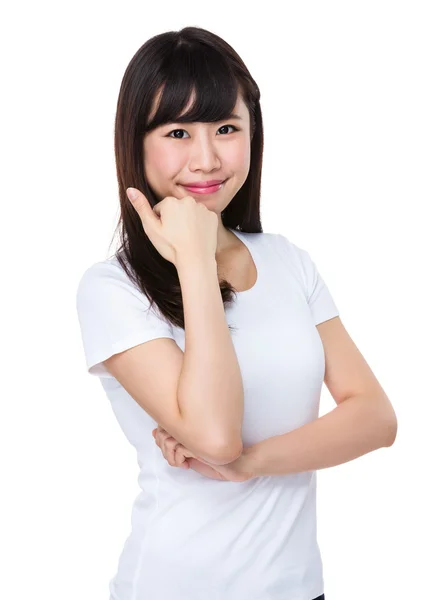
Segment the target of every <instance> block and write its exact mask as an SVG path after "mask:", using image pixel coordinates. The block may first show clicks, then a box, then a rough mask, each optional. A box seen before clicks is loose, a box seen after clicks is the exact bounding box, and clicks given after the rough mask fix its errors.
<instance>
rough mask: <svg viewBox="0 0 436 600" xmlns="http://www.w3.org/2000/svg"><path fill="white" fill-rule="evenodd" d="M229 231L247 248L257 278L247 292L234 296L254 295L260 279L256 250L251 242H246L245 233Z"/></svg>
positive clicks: (234, 230) (243, 291) (246, 236)
mask: <svg viewBox="0 0 436 600" xmlns="http://www.w3.org/2000/svg"><path fill="white" fill-rule="evenodd" d="M229 229H230V231H232V232H233V233H234V234H235V235H236V237H238V238H239V239H240V240H241V242H242V243H243V244H244V246H245V247H246V248H247V250H248V252H249V253H250V255H251V259H252V261H253V263H254V266H255V267H256V273H257V278H256V281H255V282H254V284H253V285H252V286H251V288H249V289H248V290H242V291H241V292H238V291H236V294H237V295H238V296H248V295H250V294H254V293H255V292H257V290H258V289H259V280H260V277H261V273H260V268H259V262H260V261H259V259H258V256H257V253H256V249H255V248H254V244H252V243H251V242H249V241H248V238H249V236H248V235H246V233H245V232H244V231H238V230H236V229H232V228H231V227H230V228H229Z"/></svg>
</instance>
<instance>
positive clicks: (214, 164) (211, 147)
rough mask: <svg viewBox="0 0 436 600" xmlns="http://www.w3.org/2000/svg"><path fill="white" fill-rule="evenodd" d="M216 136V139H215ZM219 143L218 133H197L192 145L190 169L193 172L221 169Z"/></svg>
mask: <svg viewBox="0 0 436 600" xmlns="http://www.w3.org/2000/svg"><path fill="white" fill-rule="evenodd" d="M214 135H215V138H214V137H213V136H214ZM218 146H219V141H218V139H217V136H216V133H215V132H212V131H202V132H197V134H196V135H195V138H193V139H192V143H191V154H190V160H189V167H190V170H191V171H197V170H200V171H204V172H205V173H208V172H210V171H213V170H216V169H219V168H220V166H221V158H220V156H219V149H218Z"/></svg>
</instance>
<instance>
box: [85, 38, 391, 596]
mask: <svg viewBox="0 0 436 600" xmlns="http://www.w3.org/2000/svg"><path fill="white" fill-rule="evenodd" d="M259 100H260V92H259V89H258V87H257V85H256V83H255V82H254V80H253V78H252V77H251V75H250V74H249V72H248V70H247V68H246V66H245V65H244V63H243V61H242V60H241V58H240V57H239V56H238V55H237V53H236V52H235V51H234V50H233V49H232V48H231V47H230V46H229V45H228V44H227V43H226V42H225V41H223V40H222V39H221V38H220V37H218V36H217V35H214V34H213V33H210V32H208V31H206V30H204V29H200V28H196V27H186V28H184V29H182V30H181V31H178V32H168V33H163V34H161V35H157V36H155V37H153V38H151V39H150V40H148V41H147V42H146V43H145V44H144V45H143V46H142V47H141V48H140V49H139V50H138V51H137V53H136V54H135V56H134V57H133V58H132V60H131V62H130V63H129V65H128V67H127V69H126V72H125V74H124V77H123V81H122V84H121V89H120V94H119V99H118V105H117V113H116V121H115V156H116V168H117V177H118V184H119V197H120V206H121V216H120V220H119V223H118V225H121V226H122V228H121V244H120V247H119V248H118V250H117V252H116V254H115V255H114V256H112V257H111V258H109V259H107V260H104V261H101V262H98V263H95V264H93V265H92V266H90V267H89V268H88V269H87V270H86V271H85V273H84V274H83V276H82V278H81V280H80V282H79V286H78V290H77V310H78V317H79V322H80V327H81V333H82V339H83V344H84V351H85V357H86V365H87V368H88V370H89V373H91V374H92V375H96V376H98V377H99V378H100V381H101V383H102V386H103V388H104V390H105V392H106V394H107V396H108V398H109V400H110V402H111V405H112V408H113V410H114V413H115V416H116V418H117V419H118V421H119V424H120V426H121V428H122V429H123V431H124V433H125V435H126V437H127V439H128V440H129V442H130V443H131V444H132V445H133V446H134V447H135V448H136V450H137V456H138V463H139V467H140V472H139V478H138V481H139V485H140V488H141V492H140V494H139V495H138V497H137V498H136V500H135V502H134V505H133V510H132V518H131V523H132V530H131V533H130V535H129V537H128V539H127V540H126V543H125V545H124V548H123V550H122V553H121V556H120V559H119V565H118V570H117V573H116V574H115V576H114V577H113V578H112V580H111V582H110V586H109V587H110V599H111V600H169V599H170V598H174V599H176V600H205V598H207V599H208V600H313V599H316V600H321V599H324V593H323V592H324V582H323V570H322V561H321V555H320V549H319V547H318V543H317V531H316V469H318V468H324V467H327V466H333V465H335V464H340V463H341V462H345V461H347V460H351V459H352V458H355V457H357V456H359V455H362V454H364V453H365V452H369V451H370V450H373V449H375V448H378V447H382V446H388V445H391V444H392V443H393V439H394V437H395V427H396V425H395V414H394V412H393V409H392V407H391V405H390V403H389V401H388V399H387V398H386V396H385V394H384V393H383V390H382V389H381V387H380V386H379V384H378V382H377V380H376V379H375V377H374V375H373V374H372V372H371V371H370V369H369V367H368V365H366V363H365V362H364V361H363V358H361V355H360V354H359V353H358V351H357V349H356V348H355V346H354V344H353V343H352V342H351V340H350V338H349V336H348V335H347V334H346V332H345V329H344V328H343V325H342V324H341V322H340V319H339V312H338V309H337V307H336V305H335V303H334V301H333V299H332V297H331V295H330V293H329V291H328V288H327V286H326V285H325V283H324V281H323V279H322V278H321V276H320V274H319V273H318V271H317V268H316V266H315V263H314V262H313V261H312V259H311V257H310V255H309V254H308V252H307V251H306V250H304V249H302V248H300V247H298V246H297V245H295V244H294V243H292V242H291V241H290V240H288V239H287V238H286V237H285V236H283V235H281V234H275V233H264V232H263V231H262V226H261V220H260V184H261V173H262V150H263V129H262V114H261V109H260V102H259ZM323 379H324V381H325V382H326V385H328V387H329V390H330V392H331V393H332V395H333V397H334V398H335V400H336V401H337V403H338V407H337V408H336V409H335V411H339V412H336V414H335V416H334V418H333V413H334V412H335V411H333V412H332V413H329V414H328V415H325V416H324V417H322V418H321V419H318V411H319V401H320V392H321V387H322V383H323ZM354 396H355V398H354ZM362 396H364V398H365V399H366V402H365V409H364V408H363V402H362ZM344 400H346V402H343V401H344ZM358 400H359V402H360V403H358ZM339 405H340V406H339ZM369 409H371V412H370V411H369ZM358 411H360V412H358ZM365 411H366V412H365ZM357 416H358V417H359V418H356V417H357ZM370 420H371V427H369V422H370ZM352 424H354V425H353V426H354V429H352ZM364 427H366V429H364ZM311 428H313V429H311ZM365 444H366V445H365Z"/></svg>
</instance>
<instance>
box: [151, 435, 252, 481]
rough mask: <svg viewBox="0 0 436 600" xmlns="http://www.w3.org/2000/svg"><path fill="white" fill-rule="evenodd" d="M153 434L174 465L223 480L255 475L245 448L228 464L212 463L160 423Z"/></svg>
mask: <svg viewBox="0 0 436 600" xmlns="http://www.w3.org/2000/svg"><path fill="white" fill-rule="evenodd" d="M152 434H153V437H154V439H155V442H156V445H157V446H159V447H160V449H161V450H162V454H163V455H164V458H165V459H166V460H167V461H168V463H169V464H170V465H171V466H173V467H181V468H184V469H193V470H194V471H197V473H200V474H201V475H204V476H205V477H209V478H210V479H220V480H221V481H233V482H242V481H248V480H249V479H252V478H253V477H254V473H253V471H252V468H251V463H250V460H249V452H248V451H246V450H245V449H244V451H243V452H242V454H241V456H239V457H238V458H237V459H236V460H234V461H233V462H231V463H229V464H227V465H212V464H210V463H208V462H206V461H205V460H203V459H202V458H199V457H197V456H195V455H194V454H193V453H192V452H191V451H190V450H188V449H187V448H186V447H185V446H183V444H180V442H178V441H177V440H176V439H174V438H173V437H172V436H171V435H170V434H169V433H168V432H167V431H165V429H163V428H162V427H161V426H160V425H159V426H158V427H157V429H154V430H153V432H152Z"/></svg>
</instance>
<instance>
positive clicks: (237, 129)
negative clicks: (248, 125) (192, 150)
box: [165, 124, 239, 140]
mask: <svg viewBox="0 0 436 600" xmlns="http://www.w3.org/2000/svg"><path fill="white" fill-rule="evenodd" d="M223 127H233V129H235V131H239V128H238V127H236V126H235V125H230V124H228V125H221V127H220V128H219V129H222V128H223ZM175 131H186V129H173V130H172V131H170V132H169V133H168V134H167V135H166V136H165V137H173V136H172V135H171V134H172V133H174V132H175ZM226 135H228V134H226ZM173 139H174V140H181V139H186V138H173Z"/></svg>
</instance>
